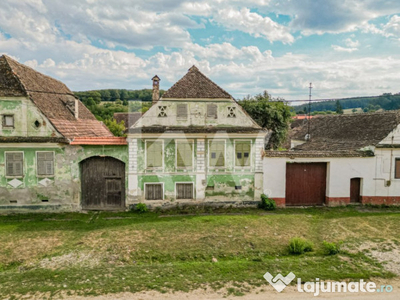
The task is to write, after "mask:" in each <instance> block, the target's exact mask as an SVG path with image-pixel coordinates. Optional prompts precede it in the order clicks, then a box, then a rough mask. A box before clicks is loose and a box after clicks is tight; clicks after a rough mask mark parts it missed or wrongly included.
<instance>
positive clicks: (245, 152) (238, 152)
mask: <svg viewBox="0 0 400 300" xmlns="http://www.w3.org/2000/svg"><path fill="white" fill-rule="evenodd" d="M250 150H251V144H250V142H237V143H236V144H235V156H236V158H235V164H236V166H240V167H246V166H250Z"/></svg>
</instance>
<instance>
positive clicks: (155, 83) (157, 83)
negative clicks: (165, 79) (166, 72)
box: [151, 75, 160, 105]
mask: <svg viewBox="0 0 400 300" xmlns="http://www.w3.org/2000/svg"><path fill="white" fill-rule="evenodd" d="M151 80H153V97H152V100H153V101H152V103H153V104H152V105H154V104H156V103H157V101H158V100H159V99H160V78H159V77H158V76H157V75H156V76H154V77H153V78H152V79H151Z"/></svg>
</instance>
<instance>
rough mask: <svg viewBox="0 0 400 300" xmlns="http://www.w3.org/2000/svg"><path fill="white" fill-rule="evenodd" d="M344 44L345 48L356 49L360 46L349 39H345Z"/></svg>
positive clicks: (357, 42)
mask: <svg viewBox="0 0 400 300" xmlns="http://www.w3.org/2000/svg"><path fill="white" fill-rule="evenodd" d="M344 43H345V44H346V46H347V47H350V48H357V47H358V46H360V42H359V41H353V40H352V39H351V38H348V39H345V40H344Z"/></svg>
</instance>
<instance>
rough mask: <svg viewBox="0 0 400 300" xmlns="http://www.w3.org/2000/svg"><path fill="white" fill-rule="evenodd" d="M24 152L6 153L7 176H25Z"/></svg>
mask: <svg viewBox="0 0 400 300" xmlns="http://www.w3.org/2000/svg"><path fill="white" fill-rule="evenodd" d="M23 163H24V154H23V152H7V153H6V176H23Z"/></svg>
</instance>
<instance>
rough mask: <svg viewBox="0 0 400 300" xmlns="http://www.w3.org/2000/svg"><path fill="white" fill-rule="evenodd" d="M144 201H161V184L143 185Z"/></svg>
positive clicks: (162, 193)
mask: <svg viewBox="0 0 400 300" xmlns="http://www.w3.org/2000/svg"><path fill="white" fill-rule="evenodd" d="M144 189H145V199H146V200H163V195H164V192H163V184H162V183H146V184H145V185H144Z"/></svg>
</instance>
